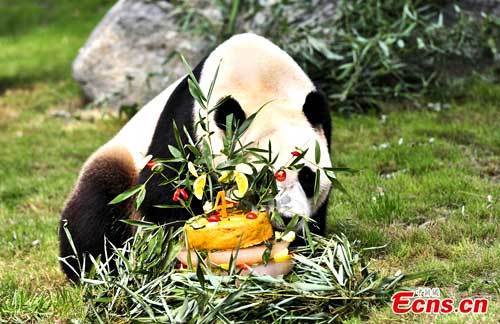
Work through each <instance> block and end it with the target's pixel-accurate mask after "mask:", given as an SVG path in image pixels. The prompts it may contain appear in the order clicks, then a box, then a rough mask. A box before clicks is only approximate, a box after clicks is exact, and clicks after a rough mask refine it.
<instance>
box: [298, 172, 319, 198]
mask: <svg viewBox="0 0 500 324" xmlns="http://www.w3.org/2000/svg"><path fill="white" fill-rule="evenodd" d="M315 179H316V174H315V173H314V172H313V171H312V170H311V168H309V167H303V168H302V169H300V171H299V183H300V185H301V186H302V189H304V192H305V193H306V196H307V197H308V198H311V197H312V196H314V181H315Z"/></svg>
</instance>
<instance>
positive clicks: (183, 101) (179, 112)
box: [59, 59, 331, 281]
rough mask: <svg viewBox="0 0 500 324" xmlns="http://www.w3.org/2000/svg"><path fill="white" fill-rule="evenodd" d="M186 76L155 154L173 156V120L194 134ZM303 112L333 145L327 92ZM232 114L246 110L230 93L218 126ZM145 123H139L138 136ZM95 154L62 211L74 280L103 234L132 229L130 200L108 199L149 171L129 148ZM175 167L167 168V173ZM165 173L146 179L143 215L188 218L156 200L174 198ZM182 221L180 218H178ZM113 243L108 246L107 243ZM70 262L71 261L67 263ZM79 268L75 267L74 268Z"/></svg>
mask: <svg viewBox="0 0 500 324" xmlns="http://www.w3.org/2000/svg"><path fill="white" fill-rule="evenodd" d="M204 63H205V59H204V60H202V61H201V62H200V63H199V64H198V65H197V66H196V68H195V69H194V70H193V73H194V75H195V77H196V78H197V79H199V78H200V74H201V72H202V69H203V65H204ZM187 80H188V79H187V76H186V77H184V79H183V80H182V81H180V83H178V85H177V86H176V88H175V90H174V91H173V92H172V93H171V95H170V96H169V98H168V100H167V101H166V102H165V105H164V108H163V110H162V112H161V114H160V116H159V118H158V122H157V124H156V128H155V130H154V135H153V137H152V140H151V143H150V145H149V148H148V151H147V154H150V155H152V156H153V157H155V158H168V157H170V156H171V154H170V152H169V149H168V145H175V137H174V132H173V127H172V125H173V123H174V122H175V124H176V125H177V127H178V128H179V129H180V130H181V132H180V133H181V137H182V140H183V141H186V137H185V135H184V132H183V131H182V130H183V128H186V129H187V131H188V133H189V134H190V136H191V137H192V138H195V137H196V136H195V130H194V124H195V120H194V114H193V106H194V99H193V98H192V96H191V94H190V92H189V88H188V81H187ZM303 112H304V115H305V116H306V118H307V120H308V121H309V122H310V124H311V125H312V126H313V127H314V128H316V129H317V130H318V131H321V130H322V131H323V134H324V136H325V137H326V139H327V143H328V148H329V146H330V136H331V122H330V116H329V112H328V107H327V106H326V100H325V98H324V96H323V95H322V94H321V93H320V92H317V91H311V92H310V93H309V95H307V97H306V99H305V102H304V105H303ZM228 114H233V116H234V117H235V118H236V119H237V120H239V122H242V120H244V118H245V113H244V112H243V110H242V109H241V107H240V105H239V103H238V102H237V101H236V100H235V99H234V98H227V99H226V102H225V103H223V104H221V105H220V106H219V108H218V110H217V111H216V113H215V122H216V124H217V126H218V127H219V128H220V129H222V130H225V120H226V119H225V118H226V116H227V115H228ZM140 132H141V129H137V136H140ZM95 154H96V155H95V158H93V159H91V160H90V162H89V163H87V164H86V165H85V166H84V168H83V170H82V172H81V174H80V177H79V180H78V183H77V185H76V187H75V189H74V191H73V192H72V194H71V195H70V198H69V199H68V201H67V202H66V206H65V207H64V209H63V211H62V214H61V222H60V231H59V232H60V234H59V235H60V256H61V258H62V259H64V261H61V266H62V269H63V271H64V272H65V273H66V275H67V277H68V278H69V279H70V280H72V281H78V279H79V275H80V273H79V266H78V264H79V263H80V264H82V265H83V264H84V265H85V269H84V271H88V269H89V267H90V266H91V262H90V259H89V258H88V256H89V255H92V256H93V257H94V258H97V257H98V256H99V255H101V254H103V251H104V249H105V243H104V242H105V239H104V237H106V239H107V241H109V242H110V243H111V244H113V245H114V246H121V245H122V244H123V243H124V241H125V240H126V239H128V238H130V237H131V235H133V229H132V228H131V227H130V226H128V225H126V224H125V223H123V222H121V221H120V220H123V219H129V218H134V217H138V216H137V214H136V212H134V209H133V204H132V201H131V200H128V201H125V202H123V203H121V204H117V205H109V204H108V203H109V202H110V201H111V200H112V199H113V198H114V197H116V196H117V195H118V194H120V193H121V192H123V191H125V190H127V189H129V188H131V187H132V186H134V185H136V184H140V183H144V182H145V181H146V179H148V178H149V177H150V176H151V170H149V169H148V168H143V169H142V170H141V171H140V173H138V172H137V170H136V167H135V166H134V162H133V159H132V157H131V156H130V153H128V151H127V150H126V149H121V148H120V147H114V148H112V149H106V150H104V151H103V152H102V153H100V152H99V151H97V153H95ZM169 172H173V171H170V170H168V169H167V170H165V173H167V175H168V173H169ZM311 173H312V171H311V170H310V169H309V170H307V169H305V168H304V170H301V171H300V172H299V181H300V183H301V185H302V187H303V188H304V191H305V192H306V194H307V195H308V196H310V191H311V190H310V189H311V188H313V187H314V181H315V180H314V174H313V175H312V176H311ZM161 181H162V179H161V178H160V177H159V176H153V177H152V178H151V180H150V181H149V182H148V184H147V188H146V189H147V190H146V196H145V199H144V201H143V203H142V206H141V208H140V215H141V217H143V218H144V219H145V220H146V221H150V222H153V223H157V224H165V223H170V222H176V221H182V220H186V219H187V218H189V217H190V215H189V214H188V213H187V212H186V211H184V210H183V209H159V208H155V207H154V206H155V205H160V204H168V203H170V197H172V191H171V189H169V187H168V186H159V184H160V183H161ZM327 203H328V199H326V200H325V201H324V202H323V204H322V205H321V206H320V207H319V209H317V211H316V213H315V214H314V215H313V216H312V218H313V219H314V220H315V221H316V226H314V228H313V231H314V232H316V233H318V234H324V232H325V229H326V223H325V222H326V207H327ZM193 209H194V210H195V212H201V210H202V208H201V204H200V203H199V202H198V201H197V200H193ZM177 224H179V225H181V224H182V222H177ZM64 228H66V229H67V230H68V231H69V233H70V235H71V238H72V241H73V243H74V246H75V248H76V252H77V253H76V254H77V257H78V258H79V261H80V262H79V263H78V262H77V260H76V258H75V256H74V254H75V253H74V251H73V248H72V246H71V244H70V242H69V240H68V238H67V235H66V231H65V230H64ZM108 247H109V246H108ZM67 263H68V264H69V265H70V266H68V265H67ZM71 268H73V269H75V270H76V272H75V271H73V269H71Z"/></svg>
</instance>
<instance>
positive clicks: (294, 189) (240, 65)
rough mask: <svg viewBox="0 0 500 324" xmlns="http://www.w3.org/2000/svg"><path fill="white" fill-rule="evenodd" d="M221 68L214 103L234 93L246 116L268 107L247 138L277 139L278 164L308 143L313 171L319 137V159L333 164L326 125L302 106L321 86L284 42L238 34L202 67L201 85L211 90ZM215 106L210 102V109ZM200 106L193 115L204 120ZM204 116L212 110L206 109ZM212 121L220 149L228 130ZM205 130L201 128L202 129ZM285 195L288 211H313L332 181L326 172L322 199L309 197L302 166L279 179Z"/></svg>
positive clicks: (274, 143)
mask: <svg viewBox="0 0 500 324" xmlns="http://www.w3.org/2000/svg"><path fill="white" fill-rule="evenodd" d="M218 67H219V71H218V74H217V79H216V82H215V86H214V89H213V92H212V99H211V106H214V105H215V104H216V103H217V102H218V101H219V100H220V99H222V98H224V97H226V96H231V97H233V98H234V99H235V100H236V101H237V102H238V103H239V104H240V105H241V107H242V108H243V111H244V112H245V114H246V116H247V117H248V116H249V115H251V114H253V113H255V112H257V111H258V110H259V108H261V107H263V108H262V110H261V111H260V112H259V113H258V114H257V116H256V118H255V120H254V122H253V123H252V125H251V126H250V128H249V129H248V130H247V132H246V133H245V135H244V137H243V144H245V143H248V142H253V143H254V144H255V145H256V146H259V147H261V148H263V149H267V145H268V141H271V143H272V146H273V147H272V150H273V154H279V158H278V160H277V162H276V169H279V168H280V167H282V166H284V165H286V164H287V163H289V162H290V160H291V158H292V156H291V152H292V151H295V150H296V148H300V149H303V150H304V149H307V148H309V151H308V153H307V154H306V165H307V166H309V167H310V168H311V169H312V170H313V171H316V169H317V167H316V166H315V165H314V161H315V157H314V155H315V143H316V141H318V142H319V144H320V147H321V151H322V154H321V160H320V163H319V165H320V166H322V167H330V166H331V162H330V156H329V152H328V146H327V140H326V137H325V134H324V133H323V130H317V129H314V128H313V127H312V125H311V124H310V123H309V122H308V120H307V119H306V117H305V116H304V113H303V112H302V107H303V105H304V100H305V98H306V96H307V95H308V94H309V93H310V92H311V91H314V90H316V89H315V87H314V85H313V83H312V82H311V80H310V79H309V77H308V76H307V75H306V74H305V73H304V71H303V70H302V69H301V68H300V67H299V66H298V64H297V63H296V62H295V61H294V60H293V59H292V58H291V57H290V56H289V55H288V54H287V53H286V52H284V51H283V50H281V49H280V48H279V47H278V46H276V45H274V44H273V43H272V42H270V41H269V40H267V39H265V38H263V37H260V36H257V35H255V34H251V33H247V34H240V35H236V36H233V37H232V38H230V39H229V40H227V41H226V42H224V43H223V44H221V45H220V46H219V47H217V48H216V49H215V50H214V51H213V52H212V53H211V54H210V56H209V57H208V58H207V60H206V61H205V65H204V68H203V70H202V72H201V80H200V86H201V88H202V90H203V91H204V93H208V89H209V88H210V84H211V82H212V80H213V78H214V75H215V73H216V70H217V68H218ZM210 108H212V107H210V106H209V109H210ZM200 110H203V109H202V108H201V107H200V105H199V104H198V103H196V104H195V106H194V111H193V114H194V115H193V116H194V118H195V120H198V119H199V118H198V116H199V115H200V114H199V113H200ZM201 112H202V113H201V116H206V113H205V112H204V111H201ZM209 121H210V122H211V124H212V126H211V127H210V129H211V130H215V131H216V132H218V133H219V134H220V136H214V137H213V138H212V148H213V150H214V152H219V151H220V150H221V149H222V147H223V144H222V138H223V134H224V133H223V131H222V130H220V129H217V127H215V121H214V118H213V114H211V116H209ZM202 133H203V130H202V129H201V128H198V129H197V134H198V135H201V134H202ZM311 162H312V163H311ZM278 185H279V187H280V189H281V191H282V192H281V196H282V197H283V196H289V197H290V198H291V199H290V200H289V202H288V203H286V204H281V203H280V201H288V199H287V198H284V199H283V200H280V199H278V208H279V209H281V210H280V211H281V212H282V213H283V214H284V215H285V216H287V217H291V216H292V215H293V214H294V213H298V214H302V215H306V216H308V215H311V214H312V213H314V212H316V211H317V209H318V207H319V206H321V204H322V203H323V202H324V201H325V199H326V198H327V195H328V192H329V189H330V181H329V180H328V179H327V177H326V176H325V175H324V174H323V173H322V176H321V181H320V192H321V194H320V197H319V199H318V202H317V203H316V204H313V203H312V199H308V198H307V197H306V195H305V193H304V191H303V190H302V188H301V186H300V184H299V181H298V179H297V172H288V175H287V178H286V180H285V181H284V182H282V183H278Z"/></svg>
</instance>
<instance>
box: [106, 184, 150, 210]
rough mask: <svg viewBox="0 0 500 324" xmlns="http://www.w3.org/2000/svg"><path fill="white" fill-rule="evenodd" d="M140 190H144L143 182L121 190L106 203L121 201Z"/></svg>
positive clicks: (111, 203)
mask: <svg viewBox="0 0 500 324" xmlns="http://www.w3.org/2000/svg"><path fill="white" fill-rule="evenodd" d="M141 190H145V187H144V185H143V184H140V185H137V186H135V187H133V188H130V189H129V190H127V191H125V192H122V193H121V194H119V195H118V196H116V197H115V198H114V199H113V200H111V201H110V202H109V203H108V204H109V205H114V204H118V203H121V202H122V201H124V200H127V199H128V198H130V197H132V196H133V195H135V194H136V193H138V192H139V191H141Z"/></svg>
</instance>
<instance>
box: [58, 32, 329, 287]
mask: <svg viewBox="0 0 500 324" xmlns="http://www.w3.org/2000/svg"><path fill="white" fill-rule="evenodd" d="M217 67H219V72H218V75H217V79H216V82H215V86H214V89H213V92H212V98H213V100H211V103H212V105H215V104H216V103H217V102H218V101H219V100H220V99H222V98H226V97H227V98H228V99H226V100H224V101H223V102H222V103H221V104H220V105H219V107H218V108H217V109H216V111H214V112H213V113H210V114H209V116H208V123H209V127H210V129H211V130H214V131H215V133H214V135H213V136H212V146H213V150H214V151H215V152H217V150H218V149H220V148H222V139H223V136H224V132H225V125H224V124H225V121H226V116H228V115H229V114H232V115H233V118H234V119H235V120H237V121H239V122H240V123H241V122H242V121H243V120H244V119H245V118H247V117H248V116H250V115H251V114H253V113H254V112H256V111H257V110H258V109H259V108H260V107H261V106H263V105H264V108H263V109H262V110H260V112H259V113H258V114H257V115H256V117H255V119H254V121H253V123H252V124H251V126H250V127H249V128H248V130H247V131H246V133H245V138H244V141H246V142H253V143H254V144H253V145H255V146H262V147H264V148H267V145H268V141H271V143H272V147H273V153H279V159H278V160H277V161H276V163H275V166H276V169H278V168H279V167H280V166H282V165H284V164H285V163H286V162H287V161H289V159H290V152H292V151H294V150H295V148H296V147H301V148H307V147H311V148H312V149H310V150H309V152H308V153H307V156H306V158H307V160H309V161H314V160H315V158H314V151H315V150H314V147H315V143H316V141H317V142H318V143H319V144H320V149H321V158H320V163H319V164H320V165H321V166H322V167H329V166H331V165H330V156H329V151H330V137H331V119H330V114H329V112H328V107H327V103H326V100H325V97H324V96H323V95H322V94H321V93H320V91H319V90H318V89H316V87H315V86H314V84H313V82H312V81H311V80H310V79H309V77H308V76H307V75H306V73H304V71H303V70H302V69H301V68H300V67H299V65H298V64H297V63H296V62H295V61H294V60H293V59H292V58H291V57H290V56H289V55H288V54H287V53H285V52H284V51H283V50H281V49H280V48H279V47H278V46H276V45H275V44H273V43H272V42H270V41H269V40H267V39H265V38H263V37H261V36H257V35H255V34H251V33H246V34H240V35H236V36H233V37H231V38H229V39H228V40H226V41H225V42H223V43H222V44H220V45H219V46H218V47H216V48H215V49H214V50H213V51H212V52H211V53H210V54H209V55H208V56H207V57H206V58H205V59H203V60H202V61H201V62H200V63H199V64H198V65H197V66H196V68H195V69H194V70H193V73H194V75H195V77H196V79H197V80H198V81H199V84H200V86H201V88H202V90H203V91H204V93H207V92H208V89H209V87H210V83H211V82H212V80H213V78H214V75H215V73H216V70H217ZM228 96H229V97H228ZM199 112H200V106H199V104H198V103H197V102H196V101H195V100H194V99H193V97H192V96H191V95H190V92H189V88H188V78H187V76H185V77H182V78H181V79H179V80H177V81H176V82H174V83H173V84H172V85H170V86H169V87H168V88H166V89H165V90H164V91H162V92H161V93H160V94H159V95H158V96H157V97H155V98H154V99H153V100H151V101H150V102H149V103H148V104H146V105H145V106H144V107H143V108H142V109H141V110H139V112H138V113H137V114H136V115H135V116H134V117H133V118H132V119H131V120H130V121H128V123H127V124H126V125H125V126H124V127H123V128H122V129H121V130H120V131H119V132H118V133H117V134H116V136H114V137H113V138H112V139H111V140H110V141H109V142H107V143H106V144H104V145H103V146H102V147H100V148H99V149H97V151H96V152H94V153H93V154H92V155H91V156H90V157H89V159H88V160H87V161H86V162H85V163H84V165H83V167H82V169H81V172H80V174H79V177H78V179H77V182H76V185H75V187H74V189H73V191H72V192H71V194H70V195H69V198H68V199H67V201H66V204H65V207H64V208H63V211H62V215H61V222H60V229H59V232H60V234H59V235H60V256H61V266H62V269H63V271H64V272H65V274H66V275H67V277H68V278H69V279H71V280H73V281H77V280H78V278H79V273H78V271H74V270H73V269H72V268H74V269H78V262H77V260H76V258H78V259H79V261H80V263H81V264H85V265H86V269H83V270H84V271H85V270H88V267H89V265H90V263H91V262H90V261H89V258H88V256H89V255H91V256H93V257H95V258H96V257H97V256H99V255H100V254H102V253H103V252H104V249H105V237H106V239H107V241H108V242H109V243H112V244H113V245H114V246H120V245H122V244H123V243H124V241H125V240H127V239H128V238H130V237H131V235H132V234H133V229H132V228H131V227H130V226H129V225H127V224H125V223H123V222H121V221H120V220H123V219H130V218H140V217H143V218H144V219H145V220H147V221H150V222H154V223H158V224H165V223H169V222H172V221H182V220H186V219H188V218H189V214H188V213H187V212H185V211H183V210H182V209H159V208H155V207H154V206H155V205H159V204H165V203H168V200H169V197H171V196H172V192H171V191H170V190H171V189H169V188H168V187H167V186H158V185H159V183H160V179H159V177H158V178H155V177H153V179H152V180H151V181H149V182H148V184H147V187H146V188H147V193H146V197H145V199H144V202H143V204H142V206H141V208H140V210H139V211H135V210H134V207H133V204H132V201H126V202H123V203H121V204H118V205H109V204H108V203H109V202H110V201H111V200H112V199H113V198H114V197H116V196H117V195H118V194H120V193H122V192H124V191H125V190H127V189H129V188H131V187H132V186H134V185H137V184H140V183H144V182H145V180H146V179H147V178H148V177H149V176H150V175H151V172H152V171H151V170H150V169H149V168H145V167H144V165H145V161H146V160H145V157H147V156H153V157H155V158H168V157H169V156H171V155H170V153H169V150H168V145H169V144H174V143H175V139H174V131H173V127H172V125H173V122H174V121H175V123H176V125H177V126H178V127H179V128H180V129H182V128H183V127H185V128H186V129H187V131H188V132H189V134H190V135H191V137H192V138H196V137H197V136H200V134H201V132H202V130H201V129H199V127H196V125H197V124H196V123H197V121H198V119H199V118H200V116H203V114H201V115H200V114H199ZM184 140H185V139H184ZM309 155H312V156H309ZM315 170H316V167H315V166H314V165H313V164H311V163H308V162H306V164H305V166H304V167H303V168H302V169H301V170H299V171H298V172H288V174H287V177H286V180H285V181H284V182H280V183H279V195H278V197H277V208H278V210H279V211H281V213H282V215H283V216H284V217H285V219H286V218H287V217H288V219H289V218H290V217H291V216H292V215H293V213H301V214H304V215H309V216H311V217H312V219H313V220H315V222H314V226H313V231H314V232H316V233H319V234H322V233H324V231H325V221H326V206H327V200H328V195H329V192H330V182H329V181H328V179H327V178H326V177H324V176H323V175H322V176H321V179H320V180H321V181H320V194H319V199H317V202H316V203H313V199H312V195H313V191H314V182H315ZM166 172H168V171H166ZM195 209H198V210H201V206H195ZM298 226H301V225H300V224H299V225H298ZM64 228H66V230H65V229H64ZM66 231H69V234H70V235H71V238H72V241H73V243H74V247H75V249H76V252H77V255H76V256H75V255H74V254H75V253H74V252H73V248H72V246H71V244H70V241H69V240H68V237H67V234H66ZM83 261H85V262H83Z"/></svg>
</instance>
